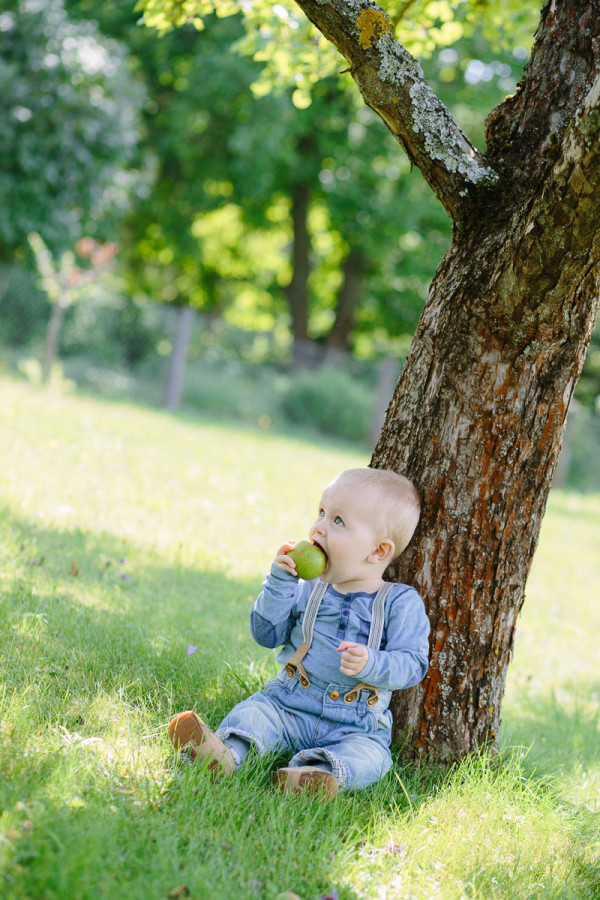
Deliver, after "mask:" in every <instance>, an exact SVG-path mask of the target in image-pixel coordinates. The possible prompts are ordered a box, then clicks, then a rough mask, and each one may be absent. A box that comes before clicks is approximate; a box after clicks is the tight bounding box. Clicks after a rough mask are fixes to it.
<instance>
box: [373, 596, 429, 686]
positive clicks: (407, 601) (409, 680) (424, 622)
mask: <svg viewBox="0 0 600 900" xmlns="http://www.w3.org/2000/svg"><path fill="white" fill-rule="evenodd" d="M403 587H404V591H403V592H402V593H401V594H400V596H398V597H395V598H394V599H393V601H392V604H391V608H390V612H389V620H388V624H387V643H386V646H385V650H372V649H371V648H369V659H368V661H367V663H366V665H365V666H364V668H363V669H362V671H360V672H359V673H358V675H357V676H356V677H357V678H359V679H360V680H361V681H364V682H366V683H367V684H372V685H373V687H376V688H379V689H381V690H383V691H396V690H401V689H402V688H408V687H413V686H414V685H415V684H418V683H419V682H420V681H422V680H423V678H424V677H425V674H426V672H427V668H428V666H429V641H428V637H429V619H428V618H427V614H426V612H425V605H424V603H423V601H422V599H421V597H420V596H419V594H418V593H417V592H416V591H415V590H413V589H412V588H407V587H406V586H403Z"/></svg>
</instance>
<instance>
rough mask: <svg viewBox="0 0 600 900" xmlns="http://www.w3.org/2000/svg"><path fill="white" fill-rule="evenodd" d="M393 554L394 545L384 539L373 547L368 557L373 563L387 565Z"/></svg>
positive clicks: (388, 539) (394, 550)
mask: <svg viewBox="0 0 600 900" xmlns="http://www.w3.org/2000/svg"><path fill="white" fill-rule="evenodd" d="M395 552H396V545H395V544H394V542H393V541H392V540H391V538H384V539H383V540H382V541H380V543H379V544H378V545H377V546H376V547H375V549H374V550H373V552H372V553H371V555H370V556H371V560H372V562H374V563H388V562H391V561H392V559H393V556H394V553H395Z"/></svg>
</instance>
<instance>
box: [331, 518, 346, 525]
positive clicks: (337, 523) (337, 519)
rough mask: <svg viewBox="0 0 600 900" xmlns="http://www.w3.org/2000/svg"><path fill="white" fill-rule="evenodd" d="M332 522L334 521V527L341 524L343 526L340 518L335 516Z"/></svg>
mask: <svg viewBox="0 0 600 900" xmlns="http://www.w3.org/2000/svg"><path fill="white" fill-rule="evenodd" d="M333 521H334V523H335V524H336V525H343V524H344V521H343V519H342V517H341V516H336V517H335V519H334V520H333Z"/></svg>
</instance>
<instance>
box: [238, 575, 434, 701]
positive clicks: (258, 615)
mask: <svg viewBox="0 0 600 900" xmlns="http://www.w3.org/2000/svg"><path fill="white" fill-rule="evenodd" d="M314 584H315V582H314V581H302V580H301V579H298V578H297V577H296V576H294V575H290V574H289V573H287V572H284V571H283V570H282V569H279V568H278V567H277V566H272V567H271V571H270V573H269V575H268V576H267V578H266V579H265V582H264V584H263V590H262V593H261V594H260V596H259V597H258V599H257V600H256V603H255V604H254V606H253V607H252V611H251V613H250V630H251V631H252V635H253V637H254V639H255V640H256V641H257V643H259V644H260V645H261V646H262V647H280V646H281V647H282V650H281V651H280V653H279V654H278V656H277V659H278V661H279V662H280V663H281V664H282V665H285V663H286V662H287V661H288V659H289V658H290V657H291V656H292V655H293V654H294V653H295V651H296V650H297V648H298V647H299V646H300V644H301V643H302V640H303V637H302V618H303V614H304V610H305V609H306V604H307V602H308V598H309V597H310V595H311V592H312V589H313V587H314ZM375 596H376V594H375V593H373V594H366V593H362V592H358V593H352V594H341V593H339V591H336V590H335V589H334V588H333V587H332V586H331V585H329V586H328V587H327V591H326V593H325V595H324V597H323V600H322V602H321V606H320V607H319V612H318V615H317V618H316V621H315V626H314V631H313V640H312V644H311V647H310V649H309V651H308V652H307V654H306V656H305V657H304V659H303V661H302V664H303V666H304V668H305V669H306V672H307V674H308V676H309V678H311V677H313V678H316V679H318V680H319V681H321V682H323V683H325V684H335V685H339V686H340V688H341V690H342V691H347V690H350V689H351V688H353V687H354V686H355V685H356V684H358V683H360V682H365V683H367V684H370V685H372V686H373V687H376V688H377V689H378V691H379V693H380V701H383V704H382V705H384V706H385V707H387V705H388V704H389V697H390V694H391V691H395V690H400V689H401V688H408V687H412V686H413V685H415V684H418V683H419V682H420V681H422V680H423V678H424V677H425V674H426V672H427V668H428V665H429V643H428V636H429V619H428V618H427V614H426V612H425V605H424V603H423V600H422V599H421V597H420V596H419V594H418V593H417V591H416V590H415V589H414V588H412V587H409V586H408V585H406V584H394V585H393V587H392V588H391V590H390V592H389V594H388V597H387V599H386V606H385V627H384V631H383V637H382V640H381V646H380V649H379V650H373V649H371V648H369V659H368V661H367V663H366V665H365V666H364V668H363V669H362V671H361V672H359V674H358V675H356V676H351V675H342V673H341V672H340V655H341V654H340V653H339V652H338V651H337V649H336V648H337V647H338V646H339V644H340V642H341V641H353V642H355V643H359V644H365V645H366V644H367V641H368V638H369V630H370V627H371V616H372V608H373V600H374V599H375Z"/></svg>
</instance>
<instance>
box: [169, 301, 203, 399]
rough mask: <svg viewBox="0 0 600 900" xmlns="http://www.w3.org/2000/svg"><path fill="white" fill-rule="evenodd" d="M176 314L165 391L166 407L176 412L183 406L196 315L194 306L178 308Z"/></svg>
mask: <svg viewBox="0 0 600 900" xmlns="http://www.w3.org/2000/svg"><path fill="white" fill-rule="evenodd" d="M175 312H176V320H175V323H176V324H175V334H174V336H173V347H172V349H171V356H170V358H169V372H168V375H167V386H166V390H165V406H166V408H167V409H170V410H171V411H175V410H177V409H179V407H180V406H181V396H182V394H183V386H184V383H185V367H186V364H187V355H188V348H189V345H190V340H191V337H192V331H193V329H194V318H195V315H196V311H195V309H194V308H193V306H178V307H176V308H175Z"/></svg>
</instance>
